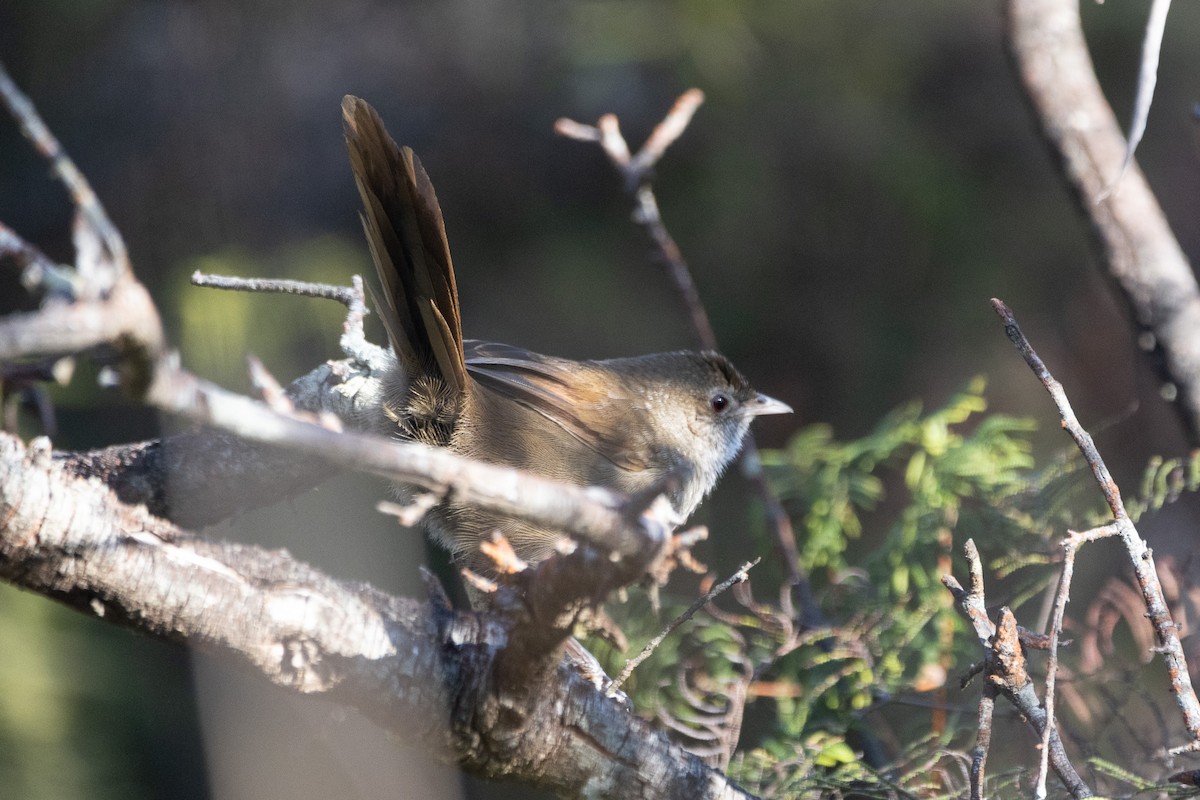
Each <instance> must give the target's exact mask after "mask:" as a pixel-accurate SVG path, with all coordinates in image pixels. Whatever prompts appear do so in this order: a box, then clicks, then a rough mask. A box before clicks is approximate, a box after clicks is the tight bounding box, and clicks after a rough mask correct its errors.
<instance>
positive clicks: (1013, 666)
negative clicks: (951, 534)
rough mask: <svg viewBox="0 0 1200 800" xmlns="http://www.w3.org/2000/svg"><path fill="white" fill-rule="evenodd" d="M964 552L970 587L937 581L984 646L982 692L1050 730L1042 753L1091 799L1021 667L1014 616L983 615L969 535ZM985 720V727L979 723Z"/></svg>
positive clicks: (980, 752)
mask: <svg viewBox="0 0 1200 800" xmlns="http://www.w3.org/2000/svg"><path fill="white" fill-rule="evenodd" d="M963 555H964V556H966V559H967V565H968V570H969V575H970V586H971V588H970V590H969V591H968V590H966V589H963V587H962V586H961V584H959V582H958V581H957V580H956V579H955V578H954V576H953V575H943V576H942V584H943V585H944V586H945V587H946V588H947V589H949V590H950V593H951V594H952V595H953V596H954V599H955V603H956V605H957V607H958V610H959V612H960V613H961V614H962V615H963V616H964V617H966V618H967V621H968V622H970V623H971V625H972V627H973V628H974V629H975V636H976V638H977V639H978V640H979V643H980V645H981V646H982V647H983V650H984V663H983V673H984V675H985V681H984V689H983V691H984V693H985V695H987V694H988V693H992V696H993V697H994V696H996V694H999V695H1002V696H1003V697H1004V698H1005V699H1007V700H1008V701H1009V702H1010V703H1012V704H1013V705H1014V706H1015V707H1016V708H1017V710H1018V711H1020V712H1021V714H1022V715H1023V716H1024V717H1025V719H1026V720H1027V721H1028V722H1029V724H1030V726H1031V727H1032V728H1033V729H1034V731H1035V732H1036V733H1038V734H1039V735H1041V734H1043V733H1044V732H1045V731H1046V730H1047V728H1048V729H1049V737H1048V745H1047V748H1046V749H1047V751H1048V753H1049V758H1050V764H1051V766H1052V767H1053V768H1054V772H1055V774H1056V775H1058V777H1059V779H1060V780H1061V781H1062V782H1063V785H1064V786H1066V787H1067V791H1069V792H1070V793H1071V796H1072V797H1090V796H1091V794H1092V791H1091V789H1090V788H1089V787H1088V785H1087V784H1086V783H1084V781H1083V779H1082V778H1080V777H1079V773H1077V772H1076V771H1075V767H1074V766H1073V765H1072V764H1071V760H1070V759H1069V758H1068V757H1067V753H1066V750H1065V749H1064V748H1063V744H1062V739H1061V738H1060V737H1059V735H1058V731H1057V730H1055V729H1054V727H1053V726H1051V725H1048V720H1047V717H1046V711H1045V709H1044V708H1042V705H1041V702H1040V701H1039V700H1038V697H1037V693H1036V692H1035V691H1034V688H1033V682H1032V681H1031V680H1030V679H1029V675H1028V673H1027V672H1026V670H1025V657H1024V654H1023V649H1022V644H1021V633H1020V629H1019V628H1018V626H1017V624H1016V619H1015V618H1014V617H1013V615H1012V612H1011V611H1009V610H1008V609H1007V608H1002V609H1001V610H1000V622H999V623H993V622H992V621H991V619H989V618H988V616H987V606H986V600H985V597H984V583H983V562H982V561H981V560H980V558H979V550H978V549H977V548H976V546H975V542H974V540H972V539H968V540H967V541H966V542H965V543H964V544H963ZM991 710H992V709H991V704H990V703H981V704H980V713H981V715H986V717H987V719H986V720H985V719H984V718H983V717H982V716H981V719H980V729H979V734H978V737H979V738H978V739H977V744H976V754H975V764H976V765H977V767H976V766H973V769H972V772H973V774H974V773H976V772H977V773H978V775H979V779H980V780H982V777H983V766H984V764H985V762H986V760H987V752H986V751H987V743H988V742H989V741H990V736H991V727H990V717H991ZM985 721H986V722H988V723H989V724H987V725H985V724H984V723H985ZM982 792H983V788H982V784H980V785H978V786H975V785H974V784H973V785H972V795H971V796H972V797H982Z"/></svg>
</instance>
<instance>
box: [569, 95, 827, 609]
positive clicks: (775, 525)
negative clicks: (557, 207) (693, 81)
mask: <svg viewBox="0 0 1200 800" xmlns="http://www.w3.org/2000/svg"><path fill="white" fill-rule="evenodd" d="M703 102H704V93H703V92H701V91H700V90H699V89H689V90H688V91H686V92H684V93H683V94H682V95H680V96H679V99H678V100H676V101H675V105H674V106H673V107H672V108H671V110H670V111H669V112H668V113H667V116H666V117H665V118H664V119H663V121H662V122H660V123H659V124H658V125H657V126H656V127H655V128H654V131H653V132H651V134H650V136H649V137H648V138H647V139H646V142H645V143H644V144H643V145H642V148H641V149H640V150H639V151H638V153H637V155H633V156H631V155H630V151H629V145H628V144H627V143H626V141H625V138H624V136H623V135H622V134H621V129H620V125H619V123H618V121H617V117H616V116H615V115H614V114H606V115H604V116H603V117H601V118H600V120H599V121H598V122H597V123H596V125H594V126H592V125H585V124H582V123H579V122H575V121H574V120H570V119H566V118H565V117H564V118H562V119H559V120H558V121H557V122H555V125H554V130H555V131H556V132H557V133H558V134H559V135H561V136H565V137H567V138H570V139H575V140H577V141H582V142H596V143H598V144H599V145H600V146H601V148H602V149H603V150H604V152H605V153H606V154H607V155H608V158H609V161H611V162H612V164H613V166H614V167H616V168H617V171H618V172H620V173H621V176H622V178H623V179H624V182H625V188H626V191H628V192H629V193H630V194H631V195H632V196H633V199H634V216H633V218H634V221H635V222H636V223H637V224H639V225H641V226H642V228H643V230H645V231H646V234H647V235H648V236H649V237H650V240H651V241H652V242H654V245H655V247H656V248H657V250H658V254H659V257H660V258H661V260H662V263H663V265H664V266H665V267H666V268H667V274H668V275H669V277H670V278H671V280H672V282H673V283H674V284H675V289H676V291H677V292H678V294H679V297H680V299H681V300H682V302H683V305H684V309H685V310H686V311H687V314H688V318H689V319H690V321H691V327H692V333H693V335H694V337H695V341H696V344H697V345H698V346H699V347H700V348H701V349H704V350H718V349H720V348H719V346H718V344H717V334H716V332H715V331H714V330H713V327H712V322H711V321H710V320H709V317H708V312H707V310H706V309H705V308H704V303H703V301H702V300H701V299H700V292H699V290H698V289H697V288H696V282H695V281H694V280H693V278H692V272H691V270H690V269H689V268H688V264H687V261H686V260H685V259H684V257H683V253H682V251H681V250H680V249H679V245H678V244H677V243H676V242H675V239H674V237H672V236H671V233H670V231H668V230H667V226H666V224H665V223H664V222H663V219H662V215H661V214H660V213H659V210H658V201H657V200H656V199H655V196H654V189H653V186H652V181H651V178H652V174H653V167H654V166H655V165H656V164H657V163H658V161H659V159H661V158H662V157H663V155H664V154H665V153H666V150H667V148H668V147H669V146H670V145H671V144H672V143H674V142H675V140H676V139H678V138H679V137H680V136H681V135H682V134H683V132H684V131H685V130H686V129H687V125H688V123H689V122H690V121H691V119H692V116H693V115H694V114H695V113H696V110H697V109H698V108H699V107H700V105H701V104H702V103H703ZM740 463H741V470H742V474H743V475H744V476H745V477H746V479H747V480H748V481H749V482H750V484H751V485H752V486H753V487H754V490H755V493H756V494H757V495H758V498H759V501H760V502H761V503H762V505H763V508H764V509H765V510H766V513H767V520H768V522H769V523H770V525H771V529H772V530H773V531H774V533H775V540H776V545H777V547H778V548H779V550H780V552H781V553H782V555H783V562H784V565H785V568H786V570H787V574H788V580H789V582H790V584H791V586H792V588H793V591H795V593H796V595H797V598H796V599H797V600H798V601H799V603H798V605H799V606H800V611H801V614H802V615H803V620H804V623H805V624H806V625H809V626H817V625H823V624H825V620H824V618H823V616H822V614H821V610H820V608H819V607H818V605H817V602H816V599H815V598H814V596H813V593H812V588H811V586H810V585H809V582H808V576H807V575H806V574H805V573H804V570H803V568H802V567H801V566H800V554H799V551H798V550H797V549H796V533H795V531H794V530H793V528H792V521H791V518H789V517H788V515H787V512H786V511H785V510H784V508H783V504H782V503H780V502H779V498H778V497H776V496H775V493H774V492H773V491H772V490H771V487H770V484H768V482H767V478H766V475H765V474H764V472H763V469H762V460H761V459H760V458H759V455H758V445H757V444H756V443H755V441H754V435H753V434H752V433H751V434H748V435H747V436H746V444H745V446H744V448H743V450H742V457H741V462H740Z"/></svg>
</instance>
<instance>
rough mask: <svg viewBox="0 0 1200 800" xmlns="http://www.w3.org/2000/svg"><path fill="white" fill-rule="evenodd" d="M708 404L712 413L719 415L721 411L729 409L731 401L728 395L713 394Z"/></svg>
mask: <svg viewBox="0 0 1200 800" xmlns="http://www.w3.org/2000/svg"><path fill="white" fill-rule="evenodd" d="M708 404H709V405H710V406H712V410H713V411H715V412H717V413H718V414H720V413H721V412H722V411H724V410H725V409H727V408H729V406H730V405H732V404H733V401H732V400H730V399H729V396H728V395H724V394H714V395H713V396H712V399H711V400H709V401H708Z"/></svg>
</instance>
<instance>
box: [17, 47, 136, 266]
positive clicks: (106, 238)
mask: <svg viewBox="0 0 1200 800" xmlns="http://www.w3.org/2000/svg"><path fill="white" fill-rule="evenodd" d="M0 102H3V103H4V105H5V107H7V108H8V111H9V113H10V114H12V115H13V117H14V118H15V119H16V120H17V123H18V124H19V125H20V126H21V133H23V134H25V138H27V139H28V140H29V141H30V142H32V143H33V145H34V147H36V148H37V150H38V152H39V153H41V154H42V156H43V157H44V158H45V159H46V160H47V161H49V162H50V165H51V167H53V169H54V172H55V174H56V175H57V176H58V178H59V180H60V181H62V183H63V186H65V187H66V188H67V191H68V192H70V193H71V199H72V200H74V201H75V206H76V207H77V208H78V209H79V212H80V213H81V214H82V215H83V216H84V218H85V219H86V220H87V222H88V224H89V225H90V226H91V228H92V229H93V230H94V231H96V233H97V235H98V236H99V237H100V240H101V241H102V242H103V243H104V245H105V246H106V247H107V249H108V253H109V255H110V256H111V257H112V261H113V264H114V265H115V266H116V268H117V271H118V274H123V273H125V272H127V271H128V270H129V254H128V253H127V252H126V250H125V240H124V239H123V238H122V237H121V234H120V232H119V231H118V230H117V228H116V226H115V225H113V223H112V220H110V219H109V218H108V212H106V211H105V210H104V206H103V205H101V204H100V198H98V197H96V193H95V192H94V191H92V186H91V184H90V183H88V180H87V178H85V177H84V176H83V173H82V172H80V171H79V168H78V167H76V166H75V162H74V161H72V160H71V158H70V156H68V155H67V153H66V151H65V150H64V149H63V146H62V145H61V144H60V143H59V141H58V139H57V138H55V136H54V134H52V133H51V132H50V129H49V128H47V127H46V123H44V122H43V121H42V118H41V116H40V115H39V114H38V113H37V109H35V108H34V107H33V103H32V102H30V100H29V98H28V97H26V96H25V94H24V93H22V92H21V90H20V89H18V88H17V85H16V84H15V83H13V81H12V78H10V77H9V75H8V71H7V70H6V69H5V68H4V64H2V63H0Z"/></svg>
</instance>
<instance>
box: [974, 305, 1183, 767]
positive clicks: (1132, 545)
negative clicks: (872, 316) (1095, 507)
mask: <svg viewBox="0 0 1200 800" xmlns="http://www.w3.org/2000/svg"><path fill="white" fill-rule="evenodd" d="M992 307H993V308H994V309H995V311H996V313H997V314H998V315H999V316H1000V318H1001V320H1003V322H1004V331H1005V333H1006V334H1007V335H1008V338H1009V339H1010V340H1011V341H1012V343H1013V344H1014V345H1015V346H1016V348H1017V351H1018V352H1020V353H1021V355H1022V357H1023V358H1024V359H1025V362H1026V363H1027V364H1029V367H1030V369H1032V370H1033V373H1034V375H1036V376H1037V378H1038V380H1039V381H1041V383H1042V385H1043V386H1044V387H1045V388H1046V391H1047V392H1049V394H1050V397H1051V398H1052V399H1053V400H1054V405H1055V407H1056V408H1057V409H1058V414H1059V416H1060V417H1061V418H1062V424H1063V429H1064V430H1066V431H1067V433H1068V434H1070V436H1071V438H1072V439H1074V440H1075V444H1076V446H1077V447H1078V448H1079V451H1080V452H1081V453H1082V454H1083V457H1084V460H1085V461H1087V463H1088V466H1089V467H1091V469H1092V474H1093V475H1094V476H1095V478H1096V483H1097V484H1099V486H1100V491H1101V492H1102V493H1103V494H1104V499H1105V500H1106V501H1107V503H1108V507H1109V509H1110V510H1111V511H1112V514H1113V522H1112V527H1113V528H1114V529H1115V530H1116V532H1117V535H1118V536H1120V537H1121V542H1122V543H1123V544H1124V545H1125V550H1126V553H1128V556H1129V562H1130V564H1131V565H1132V567H1133V572H1134V577H1135V578H1136V579H1137V582H1138V586H1139V587H1140V588H1141V590H1142V601H1143V602H1144V603H1145V604H1146V611H1147V614H1146V616H1147V617H1148V618H1149V619H1150V622H1151V623H1152V624H1153V626H1154V633H1155V636H1156V637H1157V639H1158V647H1157V648H1155V651H1156V652H1158V653H1161V654H1162V656H1163V659H1164V661H1166V665H1167V674H1168V676H1169V677H1170V681H1171V692H1172V694H1174V695H1175V702H1176V704H1177V705H1178V706H1179V710H1180V712H1181V713H1182V715H1183V724H1184V727H1185V728H1186V729H1187V732H1188V735H1189V736H1190V737H1191V741H1190V742H1189V743H1188V744H1186V745H1182V746H1180V747H1176V748H1174V749H1172V750H1171V751H1170V752H1171V753H1172V754H1178V753H1185V752H1194V751H1197V750H1200V701H1198V700H1197V698H1196V691H1195V689H1194V688H1193V687H1192V679H1191V676H1190V674H1189V672H1188V666H1187V660H1186V658H1185V657H1184V652H1183V645H1182V644H1181V643H1180V641H1179V626H1178V625H1177V624H1176V623H1175V621H1174V620H1173V619H1172V618H1171V610H1170V607H1169V606H1168V605H1167V600H1166V597H1165V596H1164V595H1163V590H1162V584H1161V583H1160V582H1159V580H1158V573H1157V572H1156V570H1155V568H1154V557H1153V555H1152V554H1151V552H1150V548H1149V547H1147V546H1146V542H1145V541H1144V540H1143V539H1142V538H1141V536H1140V535H1139V534H1138V531H1137V528H1135V527H1134V524H1133V521H1132V520H1130V518H1129V514H1128V513H1127V512H1126V511H1125V505H1124V503H1123V502H1122V500H1121V491H1120V489H1118V488H1117V484H1116V482H1115V481H1114V480H1113V478H1112V475H1111V473H1109V471H1108V467H1107V466H1105V464H1104V459H1102V458H1101V457H1100V453H1099V452H1098V451H1097V450H1096V445H1095V442H1093V441H1092V437H1091V436H1090V435H1089V434H1088V432H1087V431H1085V430H1084V429H1083V428H1082V426H1080V424H1079V420H1078V419H1076V417H1075V412H1074V411H1073V410H1072V409H1071V403H1070V401H1069V400H1068V399H1067V395H1066V392H1065V391H1064V390H1063V387H1062V384H1060V383H1059V382H1058V381H1057V380H1055V379H1054V376H1053V375H1051V374H1050V371H1049V370H1048V369H1047V368H1046V365H1045V364H1044V363H1043V362H1042V360H1041V358H1039V357H1038V354H1037V353H1036V352H1035V351H1034V349H1033V346H1032V345H1030V343H1029V340H1028V339H1026V338H1025V334H1024V333H1022V332H1021V328H1020V326H1018V325H1017V321H1016V318H1015V317H1014V316H1013V313H1012V311H1011V310H1010V309H1009V308H1008V306H1006V305H1005V304H1004V303H1003V302H1002V301H1000V300H997V299H993V300H992Z"/></svg>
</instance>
